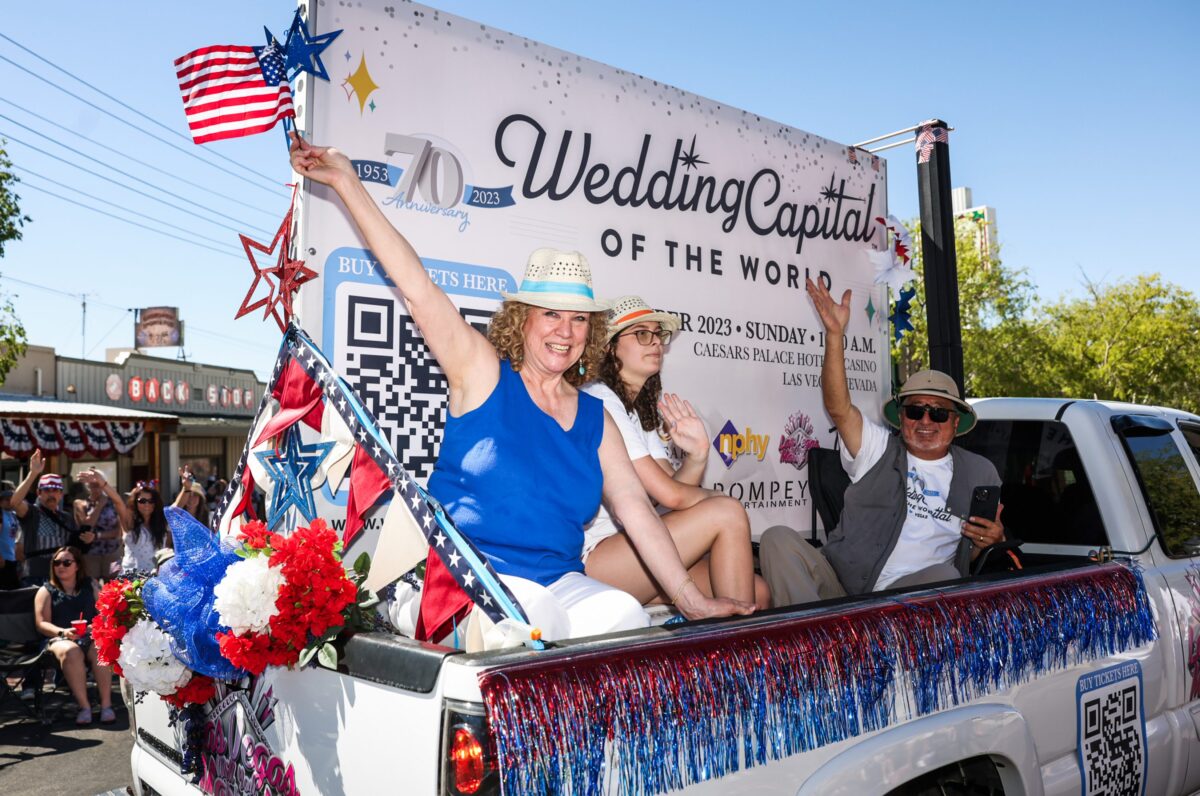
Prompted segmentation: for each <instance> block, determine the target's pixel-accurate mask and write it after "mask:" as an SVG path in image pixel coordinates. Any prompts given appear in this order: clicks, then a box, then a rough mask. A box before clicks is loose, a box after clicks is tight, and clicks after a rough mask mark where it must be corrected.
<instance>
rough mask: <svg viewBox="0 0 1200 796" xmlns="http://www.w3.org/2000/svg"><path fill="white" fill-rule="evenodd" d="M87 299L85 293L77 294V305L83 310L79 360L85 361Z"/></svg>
mask: <svg viewBox="0 0 1200 796" xmlns="http://www.w3.org/2000/svg"><path fill="white" fill-rule="evenodd" d="M87 297H88V294H87V293H80V294H79V303H80V306H81V307H82V308H83V324H82V325H83V328H82V329H81V332H82V342H80V344H79V358H80V359H85V358H86V357H87Z"/></svg>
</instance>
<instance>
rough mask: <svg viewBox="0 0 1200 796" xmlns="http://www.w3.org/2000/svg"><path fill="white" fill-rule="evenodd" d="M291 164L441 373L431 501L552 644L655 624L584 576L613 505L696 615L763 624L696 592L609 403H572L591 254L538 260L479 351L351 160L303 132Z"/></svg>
mask: <svg viewBox="0 0 1200 796" xmlns="http://www.w3.org/2000/svg"><path fill="white" fill-rule="evenodd" d="M291 158H292V168H293V169H294V170H295V171H296V172H297V173H298V174H299V175H300V176H302V177H305V178H308V179H311V180H313V181H315V182H318V183H322V184H324V185H328V186H329V187H330V188H332V189H333V191H334V193H336V195H337V196H338V198H339V199H340V201H341V202H342V204H343V205H344V206H345V208H346V210H347V211H348V212H349V214H350V217H351V218H352V219H353V221H354V223H355V225H356V226H357V228H358V230H359V232H360V233H361V235H362V236H363V238H364V239H365V241H366V244H367V247H368V248H369V249H370V250H371V252H372V254H374V256H375V257H377V258H378V259H379V261H380V263H381V264H382V265H383V269H384V271H385V272H386V274H387V276H388V278H389V279H390V280H391V281H392V283H393V284H394V285H395V286H396V287H397V288H398V289H399V291H400V293H401V294H402V295H403V297H404V301H405V303H406V304H407V306H408V310H409V312H410V313H411V314H412V317H413V320H414V321H415V322H416V324H417V326H418V327H419V328H420V330H421V333H422V335H423V336H424V339H425V343H426V344H427V345H428V346H429V349H430V351H431V352H432V354H433V356H434V358H435V359H436V360H437V362H438V364H439V365H440V366H441V368H442V370H443V371H444V372H445V375H446V380H447V382H448V384H449V404H448V411H447V417H446V427H445V432H444V436H443V439H442V445H441V450H440V453H439V457H438V461H437V464H436V465H435V469H434V472H433V475H432V476H430V479H429V491H430V493H431V494H432V495H433V496H434V497H436V498H437V499H438V500H439V501H440V502H441V503H442V505H443V506H444V507H445V508H446V510H447V513H448V514H449V515H450V516H451V518H452V519H453V520H454V522H455V524H456V525H457V526H458V527H459V529H460V530H461V531H462V532H463V533H464V534H465V535H467V536H468V537H470V538H471V539H472V540H473V541H474V542H475V544H477V545H478V546H479V548H480V549H481V550H482V551H483V552H484V553H485V554H486V555H487V556H488V558H489V560H490V561H491V563H492V565H493V566H494V567H495V568H496V570H497V571H498V572H499V573H500V574H501V576H503V577H505V579H506V582H507V583H509V584H510V585H512V584H514V583H516V582H517V581H518V580H523V581H524V582H525V583H530V582H532V583H533V584H536V585H537V586H540V587H541V588H542V589H543V590H548V591H549V593H550V595H552V599H551V600H548V601H546V603H547V604H548V605H550V606H551V607H557V609H559V610H557V611H552V613H554V614H555V616H556V617H557V619H556V622H557V624H558V627H557V628H556V629H555V630H554V631H547V630H546V627H545V626H544V625H542V620H541V619H540V618H539V617H530V619H531V621H532V622H533V623H534V624H535V625H540V626H541V629H542V631H543V635H544V637H545V638H547V639H549V640H554V638H555V635H558V636H559V637H578V636H586V635H593V634H597V633H606V632H611V631H615V630H623V629H629V628H634V627H641V626H645V625H646V623H647V622H648V618H647V616H646V614H645V612H644V611H643V610H642V608H641V605H640V604H639V603H638V602H637V601H636V600H635V599H634V598H633V597H631V596H630V595H628V594H625V593H623V592H621V591H619V590H617V589H613V588H612V587H609V586H606V585H604V584H601V583H599V582H597V581H595V580H592V579H591V578H588V577H587V576H586V575H584V574H583V561H582V558H581V555H582V550H583V526H584V524H585V523H586V522H587V521H588V520H590V519H591V518H592V517H593V516H595V514H596V510H597V508H598V506H599V504H600V499H601V495H602V494H603V497H604V499H605V501H606V502H607V503H608V504H609V506H610V508H611V509H612V511H613V514H614V515H616V516H617V517H618V518H619V519H620V521H621V522H622V524H623V525H624V526H625V529H626V533H628V534H629V538H630V539H631V540H632V541H633V543H634V545H635V546H636V548H637V550H638V553H639V554H640V555H641V557H642V560H644V561H645V562H646V565H647V566H648V567H649V569H650V571H651V573H652V574H653V576H654V578H655V580H656V581H658V582H659V583H660V584H663V586H664V587H665V588H666V589H668V590H669V593H670V594H671V595H672V597H673V598H674V599H675V601H676V604H677V605H678V606H679V608H680V610H681V611H683V613H684V615H685V616H687V617H689V618H701V617H709V616H722V615H728V614H731V613H747V612H750V611H752V610H753V606H751V605H748V604H745V603H742V602H739V601H735V600H729V599H714V598H710V597H708V596H706V595H705V594H704V593H703V592H701V591H700V590H699V589H698V588H696V587H695V585H694V581H693V580H692V579H691V577H690V576H689V575H688V573H687V569H686V567H684V565H683V562H682V561H680V559H679V554H678V552H677V551H676V549H675V545H674V543H673V542H672V541H671V536H670V534H669V532H668V531H667V529H666V527H665V526H664V525H663V524H662V521H661V520H659V518H658V515H657V514H656V513H655V512H654V509H653V507H652V506H651V504H650V500H649V499H648V498H647V497H646V493H645V490H643V489H642V487H641V484H640V482H639V481H638V478H637V473H636V472H635V471H634V469H633V465H632V464H631V463H630V461H629V457H628V455H626V453H625V449H624V445H623V443H622V442H621V438H620V433H619V432H618V431H617V430H616V427H615V425H614V424H613V421H612V419H611V418H609V417H608V416H607V415H606V413H605V412H604V408H603V406H602V404H601V403H600V401H599V400H597V399H595V398H593V397H591V396H589V395H583V394H581V393H580V392H579V390H578V389H577V385H578V384H580V383H582V382H583V381H585V380H586V378H587V376H586V374H588V373H594V372H595V368H596V366H597V363H598V362H599V357H600V349H601V346H602V345H603V341H604V335H605V318H604V314H603V310H605V309H607V305H605V304H603V303H600V302H598V301H596V300H595V298H594V295H593V293H592V285H591V272H590V270H589V268H588V266H587V262H586V260H585V259H584V258H583V256H582V255H580V254H579V253H577V252H558V251H554V250H552V249H539V250H537V251H535V252H534V253H533V254H532V255H530V257H529V261H528V263H527V265H526V271H525V277H524V279H523V280H522V282H521V284H520V286H519V288H518V290H517V291H516V292H515V293H506V294H504V297H505V302H504V304H503V305H502V306H501V307H500V309H499V310H497V312H496V314H495V316H494V317H493V318H492V322H491V326H490V328H489V330H488V336H487V337H484V336H483V335H481V334H479V333H478V332H477V331H476V330H475V329H474V328H473V327H472V326H470V324H468V323H467V322H466V321H465V320H464V319H463V317H462V316H461V315H460V314H459V312H458V309H457V308H456V307H455V306H454V304H453V303H452V302H451V301H450V298H449V296H447V295H446V294H445V292H443V291H442V289H441V288H439V287H438V286H437V285H436V284H434V282H433V281H432V280H431V279H430V278H429V274H428V273H427V272H426V271H425V268H424V266H423V265H422V263H421V260H420V258H419V257H418V255H417V253H416V251H414V250H413V248H412V246H411V245H410V244H409V242H408V240H407V239H405V237H404V236H403V235H401V234H400V233H399V232H398V231H397V230H396V229H395V228H394V227H393V226H392V225H391V224H390V223H388V221H387V219H386V218H385V217H384V216H383V213H382V212H381V211H380V209H379V207H378V205H377V204H376V203H375V201H374V200H373V199H372V198H371V196H370V194H368V193H367V190H366V188H364V187H363V185H362V183H361V182H360V181H359V179H358V176H357V174H356V173H355V170H354V167H353V165H352V164H351V163H350V160H349V159H348V158H347V157H346V156H345V155H343V154H342V153H341V152H339V151H338V150H336V149H333V148H329V147H318V146H313V145H311V144H309V143H308V142H306V141H304V140H302V139H300V138H299V137H298V136H295V135H294V134H293V141H292V147H291ZM317 196H318V197H319V196H320V193H318V194H317ZM318 201H319V199H318ZM513 588H514V591H515V593H516V594H517V596H518V599H522V601H523V602H524V598H522V596H521V594H522V592H521V591H520V590H519V589H518V587H517V586H513ZM521 588H524V587H523V586H522V587H521Z"/></svg>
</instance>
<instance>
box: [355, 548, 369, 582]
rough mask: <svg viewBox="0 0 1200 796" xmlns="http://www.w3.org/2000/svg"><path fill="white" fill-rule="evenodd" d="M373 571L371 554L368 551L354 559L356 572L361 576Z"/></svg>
mask: <svg viewBox="0 0 1200 796" xmlns="http://www.w3.org/2000/svg"><path fill="white" fill-rule="evenodd" d="M370 571H371V556H370V555H368V554H367V553H362V554H361V555H359V557H358V558H356V559H354V573H355V574H356V575H359V576H360V577H365V576H366V575H367V574H368V573H369V572H370Z"/></svg>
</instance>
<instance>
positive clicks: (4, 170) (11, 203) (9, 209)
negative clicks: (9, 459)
mask: <svg viewBox="0 0 1200 796" xmlns="http://www.w3.org/2000/svg"><path fill="white" fill-rule="evenodd" d="M5 143H6V142H5V141H4V139H0V257H3V256H4V244H5V243H7V242H8V241H10V240H20V239H21V227H23V226H24V225H25V224H26V223H27V222H28V221H29V220H30V219H29V217H28V216H25V215H22V214H21V208H20V205H19V204H18V202H19V201H20V199H21V197H20V196H18V195H17V194H16V193H15V192H14V191H13V186H14V185H15V184H16V183H17V182H18V180H17V176H16V175H15V174H13V173H12V161H10V160H9V159H8V154H7V153H6V152H5V150H4V144H5ZM27 345H28V343H27V340H26V337H25V327H24V325H22V324H21V321H20V319H19V318H18V317H17V313H16V308H15V307H14V306H13V303H12V299H10V298H8V297H3V298H0V383H2V382H3V381H4V378H5V376H7V375H8V372H9V371H10V370H12V369H13V366H14V365H16V364H17V360H18V359H20V358H21V357H22V356H24V354H25V350H26V347H27Z"/></svg>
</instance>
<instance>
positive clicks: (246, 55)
mask: <svg viewBox="0 0 1200 796" xmlns="http://www.w3.org/2000/svg"><path fill="white" fill-rule="evenodd" d="M283 63H284V62H283V53H282V52H280V49H279V44H278V43H277V42H275V41H272V42H271V43H270V44H268V45H267V46H266V47H240V46H234V45H215V46H213V47H202V48H200V49H199V50H194V51H192V52H190V53H188V54H187V55H185V56H183V57H182V58H178V59H176V60H175V74H176V75H177V76H178V77H179V91H180V93H181V95H182V96H183V110H184V112H185V113H186V114H187V120H188V127H190V128H191V131H192V140H193V141H194V142H195V143H197V144H206V143H208V142H209V141H219V140H221V139H223V138H237V137H238V136H243V135H252V134H254V133H261V132H264V131H266V130H270V129H271V128H272V127H274V126H275V123H276V122H278V121H279V120H280V119H288V118H295V116H296V112H295V111H294V110H293V109H292V90H291V87H290V86H288V82H287V79H286V71H285V69H284V65H283Z"/></svg>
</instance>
